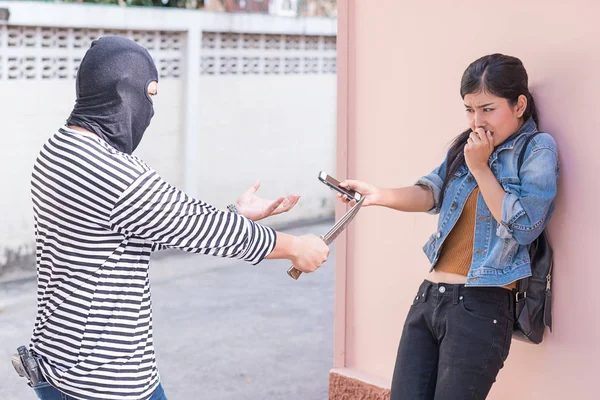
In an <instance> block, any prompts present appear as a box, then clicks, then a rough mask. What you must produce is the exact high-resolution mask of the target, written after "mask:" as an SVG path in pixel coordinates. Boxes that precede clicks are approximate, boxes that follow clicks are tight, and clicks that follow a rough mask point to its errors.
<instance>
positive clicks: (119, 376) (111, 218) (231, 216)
mask: <svg viewBox="0 0 600 400" xmlns="http://www.w3.org/2000/svg"><path fill="white" fill-rule="evenodd" d="M157 81H158V74H157V71H156V67H155V66H154V62H153V61H152V58H151V57H150V55H149V54H148V52H147V51H146V50H145V49H144V48H142V47H141V46H139V45H137V44H136V43H134V42H132V41H130V40H128V39H126V38H122V37H104V38H101V39H99V40H96V41H94V42H93V43H92V46H91V48H90V49H89V50H88V51H87V53H86V55H85V57H84V58H83V60H82V62H81V67H80V69H79V72H78V74H77V101H76V104H75V108H74V109H73V112H72V113H71V115H70V117H69V119H68V121H67V125H66V126H65V127H63V128H61V129H59V131H58V132H57V133H55V134H54V135H53V136H51V137H50V139H48V141H47V142H46V143H45V145H44V146H43V148H42V150H41V151H40V153H39V156H38V158H37V160H36V163H35V166H34V171H33V175H32V181H31V184H32V197H33V205H34V218H35V238H36V246H37V251H36V262H37V273H38V291H37V293H38V297H37V317H36V320H35V326H34V329H33V336H32V338H31V342H30V345H29V349H30V352H31V354H32V355H33V356H34V357H35V358H36V359H37V367H35V368H37V370H38V374H32V375H35V376H37V377H38V378H39V379H34V378H33V377H32V376H30V378H31V379H30V381H31V382H30V383H31V384H32V386H33V388H34V390H35V391H36V393H37V395H38V397H39V398H40V399H58V398H61V399H67V398H68V399H86V400H89V399H92V400H100V399H102V400H105V399H115V400H121V399H131V400H139V399H152V400H159V399H161V400H162V399H166V397H165V395H164V392H163V390H162V387H161V385H160V383H159V375H158V370H157V367H156V361H155V353H154V344H153V334H152V310H151V300H150V283H149V279H148V263H149V260H150V255H151V253H152V252H153V251H155V250H157V249H160V248H166V247H169V248H177V249H182V250H185V251H189V252H193V253H200V254H209V255H214V256H219V257H230V258H238V259H242V260H245V261H247V262H249V263H251V264H258V263H259V262H260V261H262V260H263V259H264V258H285V259H289V260H290V261H291V262H292V263H293V264H294V266H295V267H296V268H298V269H300V270H301V271H304V272H312V271H314V270H315V269H317V268H318V267H319V266H320V265H321V264H322V263H323V262H324V261H325V260H326V259H327V256H328V254H329V249H328V248H327V246H326V245H325V244H324V242H323V241H322V240H321V239H320V238H318V237H316V236H312V235H310V236H303V237H295V236H291V235H287V234H283V233H279V232H275V231H274V230H273V229H271V228H267V227H265V226H262V225H259V224H257V223H255V222H254V221H256V220H258V219H261V218H264V217H266V216H269V215H272V214H276V213H279V212H284V211H287V210H288V209H289V208H291V207H292V206H293V205H294V204H295V201H297V198H295V197H293V196H290V197H289V198H287V199H284V198H280V199H278V200H277V201H275V202H269V201H266V200H263V199H260V198H258V197H257V196H256V195H255V191H256V189H257V187H256V186H255V187H253V188H251V189H249V191H247V192H246V193H245V194H244V195H243V196H242V197H241V198H240V199H241V200H240V199H238V202H237V206H238V210H236V209H235V208H234V207H232V208H231V210H232V211H231V212H227V211H221V210H218V209H216V208H215V207H213V206H211V205H209V204H207V203H205V202H203V201H201V200H198V199H194V198H192V197H190V196H188V195H187V194H186V193H184V192H182V191H180V190H178V189H177V188H175V187H173V186H172V185H170V184H169V183H167V182H165V181H164V180H163V179H161V177H160V176H159V175H158V174H157V173H156V172H155V171H154V170H152V169H151V168H150V167H148V166H147V165H146V164H145V163H144V162H143V161H142V160H140V159H139V158H137V157H135V156H133V155H131V153H132V152H133V151H134V150H135V148H136V147H137V146H138V144H139V143H140V140H141V139H142V136H143V134H144V131H145V130H146V128H147V127H148V125H149V124H150V120H151V118H152V115H153V113H154V111H153V105H152V99H151V97H150V96H151V95H153V94H156V90H157V89H156V85H157ZM240 213H241V215H240ZM184 306H185V305H182V307H184ZM190 347H191V348H193V346H190ZM34 365H35V363H34ZM66 396H68V397H66ZM199 397H202V396H201V395H200V396H199Z"/></svg>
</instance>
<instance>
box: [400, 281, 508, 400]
mask: <svg viewBox="0 0 600 400" xmlns="http://www.w3.org/2000/svg"><path fill="white" fill-rule="evenodd" d="M513 304H514V300H513V294H512V292H511V291H509V290H507V289H503V288H498V287H491V288H483V287H471V288H469V287H465V285H447V284H444V283H439V284H436V283H431V282H429V281H427V280H426V281H425V282H423V283H422V284H421V286H420V287H419V291H418V293H417V294H416V295H415V298H414V300H413V305H412V306H411V308H410V311H409V312H408V316H407V317H406V323H405V324H404V330H403V332H402V338H401V339H400V346H399V348H398V356H397V358H396V367H395V369H394V376H393V378H392V390H391V396H390V400H434V399H435V400H459V399H460V400H463V399H469V400H479V399H485V398H486V396H487V394H488V393H489V391H490V389H491V387H492V384H493V383H494V382H495V381H496V376H497V375H498V371H500V369H501V368H502V366H503V365H504V361H505V360H506V357H507V356H508V351H509V349H510V342H511V338H512V332H513V324H514V316H513Z"/></svg>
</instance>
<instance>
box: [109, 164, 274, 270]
mask: <svg viewBox="0 0 600 400" xmlns="http://www.w3.org/2000/svg"><path fill="white" fill-rule="evenodd" d="M110 223H111V226H112V228H113V229H114V230H116V231H118V232H120V233H122V234H129V235H134V236H137V237H140V238H143V239H145V240H149V241H152V242H153V243H155V244H157V245H158V246H156V247H157V248H160V247H163V246H166V247H169V248H177V249H181V250H185V251H189V252H192V253H201V254H208V255H213V256H218V257H230V258H239V259H243V260H245V261H248V262H250V263H252V264H254V265H256V264H258V263H259V262H260V261H262V260H263V259H264V258H265V257H266V256H267V255H268V254H269V253H271V251H273V249H274V247H275V243H276V234H275V231H274V230H273V229H271V228H268V227H265V226H262V225H259V224H256V223H254V222H253V221H251V220H249V219H247V218H245V217H242V216H239V215H236V214H234V213H230V212H226V211H220V210H218V209H216V208H215V207H213V206H211V205H210V204H207V203H205V202H203V201H201V200H197V199H194V198H192V197H190V196H188V195H187V194H185V193H184V192H182V191H181V190H179V189H177V188H175V187H173V186H172V185H170V184H169V183H167V182H165V181H164V180H163V179H161V178H160V176H159V175H158V174H157V173H156V172H155V171H152V170H150V171H147V172H145V173H144V174H142V175H141V176H140V177H138V178H137V179H136V180H135V181H134V182H133V183H132V184H131V185H130V186H129V187H128V188H127V189H126V190H125V191H124V192H123V193H122V194H121V196H120V197H119V199H118V200H117V202H116V204H115V206H114V208H113V210H112V212H111V216H110Z"/></svg>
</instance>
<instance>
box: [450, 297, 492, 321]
mask: <svg viewBox="0 0 600 400" xmlns="http://www.w3.org/2000/svg"><path fill="white" fill-rule="evenodd" d="M459 305H460V309H461V310H462V311H464V312H465V313H466V314H467V315H469V316H471V317H473V318H477V319H480V320H484V321H491V320H494V321H495V320H497V319H498V316H499V310H500V304H498V303H497V302H495V301H493V300H487V299H480V298H477V297H471V296H468V295H466V296H461V297H460V299H459Z"/></svg>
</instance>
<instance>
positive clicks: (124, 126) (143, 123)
mask: <svg viewBox="0 0 600 400" xmlns="http://www.w3.org/2000/svg"><path fill="white" fill-rule="evenodd" d="M152 81H157V82H158V72H157V71H156V66H155V65H154V61H153V60H152V57H151V56H150V54H149V53H148V51H147V50H146V49H144V48H143V47H142V46H140V45H138V44H137V43H135V42H133V41H131V40H129V39H127V38H124V37H121V36H106V37H102V38H100V39H98V40H94V41H93V42H92V45H91V47H90V48H89V50H88V51H87V52H86V53H85V56H84V57H83V60H81V65H80V67H79V71H78V72H77V81H76V90H77V100H76V102H75V108H73V111H72V112H71V115H70V116H69V119H67V125H74V126H79V127H81V128H85V129H87V130H89V131H91V132H94V133H96V134H97V135H98V136H100V137H101V138H102V139H104V140H105V141H106V142H107V143H108V144H110V145H111V146H113V147H114V148H115V149H117V150H119V151H122V152H124V153H127V154H131V153H132V152H133V151H134V150H135V148H136V147H137V146H138V144H140V141H141V140H142V136H143V135H144V131H145V130H146V128H148V125H150V120H151V119H152V116H153V115H154V107H153V105H152V99H151V98H150V96H149V95H148V85H149V84H150V82H152Z"/></svg>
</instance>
